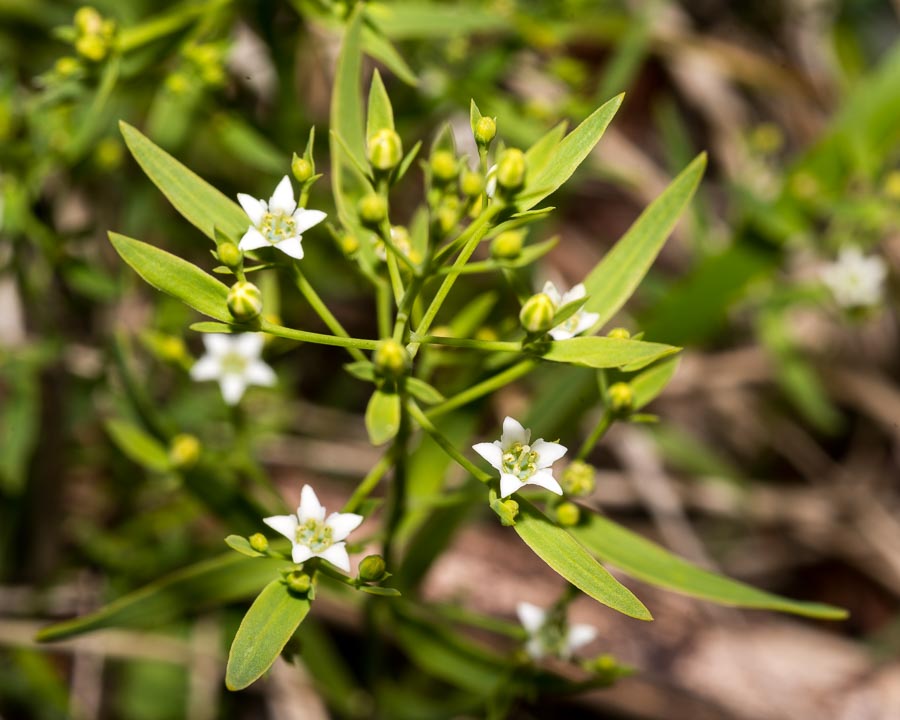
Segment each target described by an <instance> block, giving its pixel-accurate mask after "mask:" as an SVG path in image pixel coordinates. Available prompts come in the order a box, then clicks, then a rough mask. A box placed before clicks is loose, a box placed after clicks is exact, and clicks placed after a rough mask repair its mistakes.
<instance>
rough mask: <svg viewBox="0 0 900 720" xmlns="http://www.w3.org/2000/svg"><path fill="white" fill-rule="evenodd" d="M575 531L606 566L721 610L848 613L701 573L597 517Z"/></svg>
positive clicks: (829, 615) (824, 615) (814, 614)
mask: <svg viewBox="0 0 900 720" xmlns="http://www.w3.org/2000/svg"><path fill="white" fill-rule="evenodd" d="M517 527H518V526H517ZM571 532H572V534H573V535H574V536H575V538H576V539H577V540H578V541H579V542H580V543H581V544H582V545H584V546H585V547H586V548H587V549H588V550H590V551H591V552H592V553H594V554H595V555H596V556H597V557H598V558H600V559H601V560H603V561H604V562H608V563H610V564H611V565H615V566H616V567H617V568H619V569H620V570H622V571H623V572H625V573H627V574H628V575H631V576H632V577H634V578H637V579H639V580H643V581H644V582H647V583H650V584H651V585H657V586H659V587H663V588H667V589H669V590H675V591H676V592H680V593H684V594H685V595H690V596H692V597H698V598H703V599H704V600H711V601H712V602H715V603H719V604H721V605H732V606H736V607H747V608H759V609H766V610H779V611H781V612H788V613H794V614H796V615H806V616H808V617H814V618H822V619H825V620H840V619H842V618H845V617H847V612H846V611H845V610H842V609H841V608H837V607H833V606H831V605H824V604H822V603H812V602H800V601H797V600H790V599H788V598H784V597H780V596H778V595H773V594H772V593H768V592H765V591H763V590H757V589H756V588H754V587H751V586H749V585H745V584H744V583H740V582H737V581H736V580H731V579H729V578H726V577H723V576H721V575H717V574H716V573H713V572H709V571H708V570H702V569H701V568H698V567H697V566H695V565H692V564H691V563H689V562H687V561H686V560H683V559H682V558H680V557H678V556H677V555H673V554H672V553H670V552H668V551H667V550H665V549H663V548H662V547H660V546H659V545H656V544H655V543H653V542H651V541H649V540H647V539H646V538H644V537H641V536H640V535H638V534H636V533H633V532H631V531H630V530H626V529H625V528H623V527H622V526H621V525H618V524H617V523H614V522H612V521H611V520H608V519H607V518H604V517H601V516H599V515H592V516H591V517H590V519H589V520H588V521H587V522H586V523H584V524H583V525H578V526H576V527H575V528H572V531H571Z"/></svg>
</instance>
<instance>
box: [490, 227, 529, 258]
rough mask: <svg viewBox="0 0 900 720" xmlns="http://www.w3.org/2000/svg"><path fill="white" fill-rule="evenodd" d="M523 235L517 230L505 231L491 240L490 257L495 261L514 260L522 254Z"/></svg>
mask: <svg viewBox="0 0 900 720" xmlns="http://www.w3.org/2000/svg"><path fill="white" fill-rule="evenodd" d="M524 239H525V233H523V232H521V231H519V230H507V231H506V232H502V233H500V234H499V235H498V236H497V237H495V238H494V239H493V240H491V257H492V258H494V259H495V260H515V259H516V258H517V257H519V255H521V254H522V241H523V240H524Z"/></svg>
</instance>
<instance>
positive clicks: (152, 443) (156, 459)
mask: <svg viewBox="0 0 900 720" xmlns="http://www.w3.org/2000/svg"><path fill="white" fill-rule="evenodd" d="M106 431H107V432H108V433H109V435H110V437H111V438H112V439H113V442H115V444H116V447H118V448H119V450H121V451H122V452H123V453H124V454H125V455H126V456H127V457H128V458H129V459H131V460H132V461H134V462H136V463H137V464H138V465H141V466H142V467H146V468H149V469H150V470H155V471H157V472H165V471H166V470H168V469H169V468H170V467H171V463H170V462H169V453H168V450H167V449H166V447H165V445H163V444H162V443H161V442H159V441H158V440H157V439H156V438H155V437H153V436H152V435H148V434H147V433H145V432H144V431H143V430H141V429H140V428H138V427H137V426H135V425H132V424H131V423H129V422H126V421H125V420H117V419H114V420H107V421H106Z"/></svg>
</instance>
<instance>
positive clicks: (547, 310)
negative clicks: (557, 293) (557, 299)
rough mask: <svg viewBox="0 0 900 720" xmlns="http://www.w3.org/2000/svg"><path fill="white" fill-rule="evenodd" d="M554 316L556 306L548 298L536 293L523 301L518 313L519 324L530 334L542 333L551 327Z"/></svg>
mask: <svg viewBox="0 0 900 720" xmlns="http://www.w3.org/2000/svg"><path fill="white" fill-rule="evenodd" d="M555 314H556V306H555V305H554V304H553V300H551V299H550V296H549V295H546V294H544V293H538V294H537V295H532V296H531V297H530V298H528V300H526V301H525V304H524V305H523V306H522V311H521V312H520V313H519V322H520V323H522V327H523V328H525V329H526V330H527V331H528V332H530V333H543V332H547V331H548V330H549V329H550V328H552V327H553V316H554V315H555Z"/></svg>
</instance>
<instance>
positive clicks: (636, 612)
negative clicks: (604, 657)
mask: <svg viewBox="0 0 900 720" xmlns="http://www.w3.org/2000/svg"><path fill="white" fill-rule="evenodd" d="M518 503H519V514H518V515H517V516H516V524H515V525H514V527H515V530H516V532H517V533H518V534H519V537H520V538H522V540H523V541H524V542H525V544H526V545H528V547H530V548H531V549H532V550H533V551H534V553H535V555H537V556H538V557H539V558H540V559H541V560H543V561H544V562H545V563H547V565H549V566H550V567H551V568H553V570H555V571H556V572H557V573H559V574H560V575H562V576H563V577H564V578H565V579H566V580H568V581H569V582H570V583H572V584H573V585H574V586H575V587H577V588H578V589H579V590H581V591H582V592H584V593H586V594H587V595H590V596H591V597H592V598H594V600H596V601H597V602H600V603H603V604H604V605H606V606H608V607H611V608H612V609H613V610H618V611H619V612H620V613H623V614H625V615H628V616H630V617H633V618H637V619H638V620H652V619H653V616H652V615H650V611H649V610H647V608H645V607H644V605H643V603H641V601H640V600H638V599H637V598H636V597H635V596H634V594H633V593H632V592H631V590H629V589H628V588H626V587H625V586H624V585H622V583H620V582H619V581H618V580H616V579H615V578H614V577H613V576H612V575H610V574H609V571H608V570H606V568H604V567H603V566H602V565H600V563H598V562H597V561H596V560H595V559H594V558H593V557H592V556H591V554H590V553H589V552H588V551H587V550H585V549H584V548H583V547H582V546H581V545H580V544H579V543H578V542H577V541H576V540H575V539H574V538H573V537H572V535H571V534H569V533H568V532H567V531H565V530H563V529H562V528H561V527H559V526H558V525H554V524H553V523H552V522H551V521H550V520H549V519H548V518H547V517H546V516H545V515H544V514H543V513H542V512H541V511H540V510H538V509H537V508H536V507H535V506H534V505H532V504H531V503H530V502H528V501H527V500H523V499H521V498H519V499H518Z"/></svg>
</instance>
